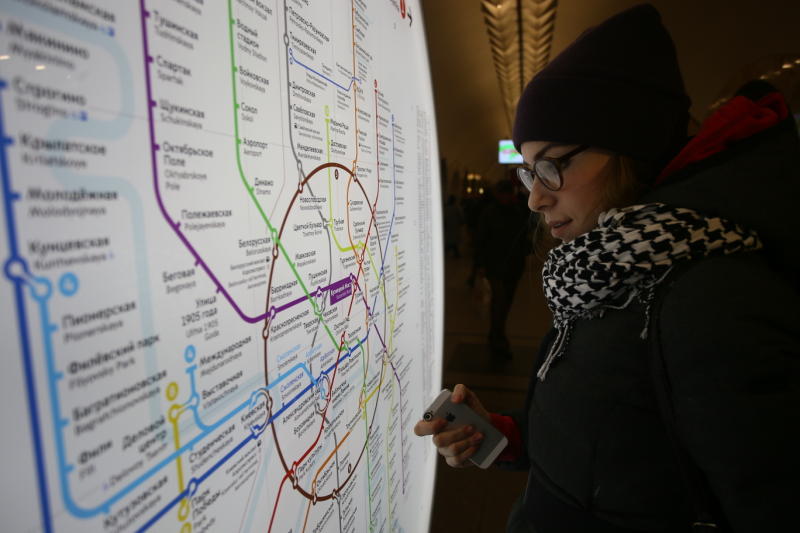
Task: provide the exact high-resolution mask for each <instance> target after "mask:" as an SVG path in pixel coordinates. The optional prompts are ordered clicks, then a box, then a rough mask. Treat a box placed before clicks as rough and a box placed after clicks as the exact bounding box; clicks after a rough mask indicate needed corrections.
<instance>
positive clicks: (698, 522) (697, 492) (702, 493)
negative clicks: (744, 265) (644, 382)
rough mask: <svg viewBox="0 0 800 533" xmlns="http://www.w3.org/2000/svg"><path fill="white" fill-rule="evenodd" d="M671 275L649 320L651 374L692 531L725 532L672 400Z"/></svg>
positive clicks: (653, 304) (695, 532)
mask: <svg viewBox="0 0 800 533" xmlns="http://www.w3.org/2000/svg"><path fill="white" fill-rule="evenodd" d="M679 270H680V271H683V270H684V269H682V268H681V269H679ZM673 274H674V273H673ZM678 274H679V273H678ZM669 277H670V278H671V279H668V280H666V282H665V283H663V284H662V287H660V288H661V289H662V290H660V291H658V292H659V293H660V294H659V295H658V297H657V298H656V299H655V301H653V302H652V306H653V309H652V320H650V324H649V331H648V337H649V343H650V349H649V352H650V353H649V356H650V373H651V377H652V379H653V390H654V391H655V394H656V400H657V403H658V410H659V412H660V414H661V420H662V421H663V423H664V427H665V429H666V431H667V437H668V438H669V441H670V444H671V445H672V450H673V452H674V455H675V459H676V460H677V462H678V468H679V470H680V472H681V477H682V478H683V482H684V486H685V487H686V491H687V493H688V495H689V500H690V502H691V504H692V508H693V510H694V519H693V520H692V529H691V531H692V533H712V532H713V533H719V532H721V531H725V530H726V528H722V527H720V523H719V521H718V520H717V519H716V518H715V514H717V513H715V512H713V511H712V509H716V508H717V506H716V505H714V503H713V502H715V499H714V498H713V497H712V496H711V492H710V490H709V488H708V485H707V482H706V480H705V476H704V475H703V472H702V471H701V470H700V468H699V467H698V466H697V464H695V462H694V461H693V460H692V458H691V457H690V456H689V453H688V452H687V451H686V449H685V448H684V447H683V445H682V444H681V443H680V439H679V438H678V430H677V427H676V423H675V410H674V408H673V405H672V399H671V393H672V387H671V385H670V381H669V376H668V374H667V367H666V362H665V360H664V354H663V351H662V349H661V328H660V327H659V318H660V316H661V308H662V306H663V302H664V295H665V293H666V292H667V291H666V290H665V289H667V288H668V287H669V285H671V282H672V281H673V280H674V279H675V277H674V276H669Z"/></svg>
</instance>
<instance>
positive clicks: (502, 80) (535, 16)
mask: <svg viewBox="0 0 800 533" xmlns="http://www.w3.org/2000/svg"><path fill="white" fill-rule="evenodd" d="M496 2H497V0H483V1H482V2H481V3H482V6H481V7H482V9H483V18H484V22H485V23H486V30H487V32H488V34H489V45H490V46H491V49H492V58H493V59H494V67H495V70H496V71H497V80H498V82H499V84H500V93H501V96H502V98H503V104H504V105H505V108H506V116H507V117H506V118H507V120H508V126H509V131H510V130H511V124H512V123H513V121H514V113H515V111H516V108H517V102H518V101H519V97H520V95H521V94H522V89H523V88H524V87H525V84H526V83H527V82H528V80H530V79H531V78H532V77H533V76H534V75H535V74H536V73H537V72H539V71H540V70H541V69H542V68H544V66H545V65H547V62H548V61H549V60H550V46H551V43H552V41H553V30H554V28H555V19H556V7H557V6H558V1H557V0H507V1H505V2H504V3H503V4H502V5H501V4H499V3H496ZM501 7H502V8H503V9H501Z"/></svg>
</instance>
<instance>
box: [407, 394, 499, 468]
mask: <svg viewBox="0 0 800 533" xmlns="http://www.w3.org/2000/svg"><path fill="white" fill-rule="evenodd" d="M451 394H452V393H451V392H450V391H449V390H448V389H444V390H443V391H442V392H440V393H439V394H438V396H436V398H434V400H433V401H432V402H431V404H430V405H429V406H428V408H427V409H426V410H425V413H424V414H423V415H422V419H423V420H425V421H431V420H433V419H434V418H444V419H445V420H447V424H448V427H452V428H458V427H462V426H468V425H473V426H475V428H476V429H477V431H480V432H481V433H483V441H482V442H481V444H480V446H479V448H478V451H477V452H475V453H474V454H473V455H472V457H470V458H469V460H470V461H472V462H473V463H475V464H476V465H477V466H479V467H480V468H489V467H490V466H491V464H492V463H493V462H494V460H495V459H497V456H498V455H500V452H502V451H503V450H504V449H505V447H506V446H507V445H508V439H507V438H506V436H505V435H503V434H502V433H500V431H498V430H497V428H495V427H494V426H493V425H492V423H491V422H489V421H488V420H484V419H483V418H482V417H481V416H480V415H479V414H478V413H476V412H475V411H473V410H472V409H471V408H470V407H469V406H468V405H467V404H464V403H453V402H451V401H450V395H451Z"/></svg>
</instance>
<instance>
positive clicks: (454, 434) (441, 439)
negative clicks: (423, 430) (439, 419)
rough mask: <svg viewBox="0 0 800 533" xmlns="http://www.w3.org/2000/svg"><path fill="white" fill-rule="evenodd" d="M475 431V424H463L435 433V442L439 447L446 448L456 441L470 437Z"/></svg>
mask: <svg viewBox="0 0 800 533" xmlns="http://www.w3.org/2000/svg"><path fill="white" fill-rule="evenodd" d="M474 433H475V426H461V427H458V428H455V429H450V430H447V431H440V432H438V433H435V434H434V435H433V444H434V445H435V446H436V447H437V448H445V447H447V446H450V445H451V444H453V443H454V442H458V441H462V440H464V439H468V438H469V437H471V436H472V435H473V434H474Z"/></svg>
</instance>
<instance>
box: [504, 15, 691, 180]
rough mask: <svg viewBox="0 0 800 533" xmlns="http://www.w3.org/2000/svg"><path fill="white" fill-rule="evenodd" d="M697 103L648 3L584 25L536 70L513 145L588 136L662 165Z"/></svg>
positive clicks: (600, 144)
mask: <svg viewBox="0 0 800 533" xmlns="http://www.w3.org/2000/svg"><path fill="white" fill-rule="evenodd" d="M690 103H691V102H690V100H689V97H688V96H687V94H686V90H685V89H684V86H683V79H682V77H681V73H680V69H679V67H678V61H677V57H676V54H675V46H674V44H673V42H672V39H671V38H670V36H669V34H668V33H667V30H666V28H664V26H663V24H662V23H661V16H660V15H659V13H658V11H656V9H655V8H654V7H653V6H651V5H649V4H642V5H638V6H636V7H633V8H631V9H628V10H626V11H623V12H622V13H619V14H617V15H615V16H613V17H611V18H610V19H608V20H606V21H605V22H603V23H602V24H600V25H598V26H595V27H593V28H590V29H589V30H587V31H585V32H584V33H583V35H581V36H580V37H579V38H578V39H577V40H576V41H575V42H574V43H572V44H571V45H570V46H569V47H568V48H566V49H565V50H564V51H563V52H561V53H560V54H559V55H558V56H557V57H556V58H555V59H553V61H551V62H550V63H549V64H548V65H547V66H546V67H545V68H544V69H542V70H541V71H540V72H539V73H538V74H537V75H536V76H534V77H533V79H532V80H531V81H530V83H528V86H527V87H526V88H525V91H524V92H523V93H522V96H521V97H520V99H519V103H518V104H517V116H516V119H515V120H514V134H513V136H514V145H515V146H516V148H517V150H518V151H519V150H520V146H521V145H522V143H524V142H526V141H549V142H557V143H564V144H588V145H590V146H594V147H597V148H603V149H606V150H610V151H612V152H615V153H618V154H621V155H626V156H630V157H632V158H633V159H635V160H638V161H641V162H644V163H648V164H650V165H652V166H655V167H656V168H660V167H661V166H663V165H664V164H666V163H667V162H668V160H669V159H670V158H671V157H672V156H673V155H674V154H675V153H676V152H677V151H678V150H679V149H680V147H681V146H682V145H683V143H685V141H686V129H687V126H688V122H689V105H690Z"/></svg>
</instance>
